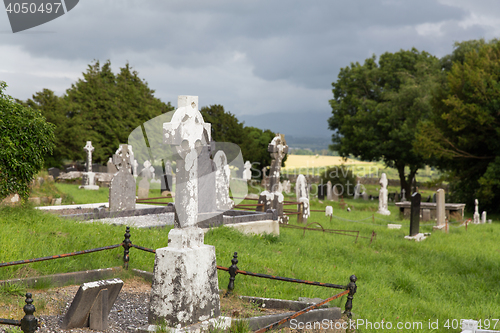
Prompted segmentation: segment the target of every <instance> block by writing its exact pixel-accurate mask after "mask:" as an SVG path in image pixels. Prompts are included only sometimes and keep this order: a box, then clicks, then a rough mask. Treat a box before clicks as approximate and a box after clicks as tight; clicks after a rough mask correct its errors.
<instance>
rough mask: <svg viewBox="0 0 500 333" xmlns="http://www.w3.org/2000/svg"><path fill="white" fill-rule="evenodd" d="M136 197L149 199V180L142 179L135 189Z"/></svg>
mask: <svg viewBox="0 0 500 333" xmlns="http://www.w3.org/2000/svg"><path fill="white" fill-rule="evenodd" d="M137 197H138V198H139V199H147V198H148V197H149V179H148V178H142V179H141V181H140V182H139V188H138V189H137Z"/></svg>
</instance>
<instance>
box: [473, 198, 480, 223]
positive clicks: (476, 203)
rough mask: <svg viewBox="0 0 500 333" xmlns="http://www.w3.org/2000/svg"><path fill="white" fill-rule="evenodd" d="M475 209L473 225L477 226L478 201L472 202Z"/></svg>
mask: <svg viewBox="0 0 500 333" xmlns="http://www.w3.org/2000/svg"><path fill="white" fill-rule="evenodd" d="M474 204H475V208H474V224H479V222H480V221H479V201H478V200H477V199H476V200H474Z"/></svg>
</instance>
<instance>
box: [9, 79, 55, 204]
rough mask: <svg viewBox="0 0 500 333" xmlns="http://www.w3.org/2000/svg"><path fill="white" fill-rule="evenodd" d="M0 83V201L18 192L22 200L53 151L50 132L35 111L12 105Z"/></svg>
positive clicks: (26, 197) (52, 134)
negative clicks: (45, 159)
mask: <svg viewBox="0 0 500 333" xmlns="http://www.w3.org/2000/svg"><path fill="white" fill-rule="evenodd" d="M6 87H7V84H6V83H5V82H3V81H0V147H1V148H0V199H3V198H5V197H6V196H8V195H9V194H13V193H18V194H19V195H20V196H21V198H22V199H23V200H24V201H25V200H27V199H28V197H29V184H30V182H31V181H32V179H33V177H34V176H35V174H36V173H37V172H38V171H40V169H41V168H42V167H43V163H44V160H43V156H44V155H45V154H46V153H49V152H50V151H51V150H52V148H53V145H54V144H53V140H54V129H53V127H54V126H53V125H51V124H48V123H47V122H46V120H45V118H44V117H43V116H42V115H41V113H40V112H39V111H37V110H34V109H31V108H28V107H25V106H23V105H21V104H19V103H16V102H15V101H14V99H13V98H12V97H10V96H9V95H6V94H5V93H4V90H5V88H6Z"/></svg>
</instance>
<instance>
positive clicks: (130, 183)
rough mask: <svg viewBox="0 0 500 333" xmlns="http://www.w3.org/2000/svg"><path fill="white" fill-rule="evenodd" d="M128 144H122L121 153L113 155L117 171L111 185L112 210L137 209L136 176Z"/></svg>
mask: <svg viewBox="0 0 500 333" xmlns="http://www.w3.org/2000/svg"><path fill="white" fill-rule="evenodd" d="M127 155H128V145H126V144H123V145H120V148H119V153H118V154H115V155H113V163H114V164H115V166H116V168H117V169H118V172H117V173H115V175H114V176H113V179H112V180H111V184H110V186H109V210H110V211H112V212H116V211H122V210H131V209H135V178H134V176H132V174H131V173H130V158H129V156H127Z"/></svg>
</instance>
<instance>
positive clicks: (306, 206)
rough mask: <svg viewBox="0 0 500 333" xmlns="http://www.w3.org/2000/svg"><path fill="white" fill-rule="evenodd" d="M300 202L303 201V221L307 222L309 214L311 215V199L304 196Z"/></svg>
mask: <svg viewBox="0 0 500 333" xmlns="http://www.w3.org/2000/svg"><path fill="white" fill-rule="evenodd" d="M299 202H300V203H301V205H299V206H300V209H299V211H301V212H302V215H301V218H302V223H304V224H307V219H308V218H309V216H311V210H310V207H309V199H308V198H305V197H302V198H300V199H299Z"/></svg>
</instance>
